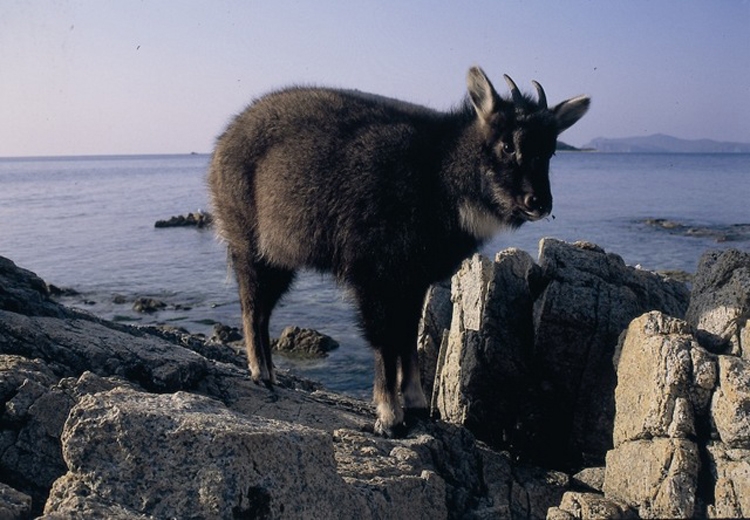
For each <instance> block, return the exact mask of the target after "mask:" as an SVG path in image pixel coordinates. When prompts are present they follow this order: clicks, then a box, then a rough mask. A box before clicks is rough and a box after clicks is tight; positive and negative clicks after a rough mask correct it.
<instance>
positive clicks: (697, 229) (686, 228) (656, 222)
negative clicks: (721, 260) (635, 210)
mask: <svg viewBox="0 0 750 520" xmlns="http://www.w3.org/2000/svg"><path fill="white" fill-rule="evenodd" d="M641 222H642V223H643V224H645V225H647V226H649V227H652V228H655V229H658V230H663V231H666V232H668V233H670V234H672V235H683V236H687V237H695V238H709V239H712V240H714V241H716V242H743V241H748V240H750V224H731V225H728V226H693V225H689V224H683V223H682V222H677V221H674V220H669V219H664V218H647V219H644V220H642V221H641Z"/></svg>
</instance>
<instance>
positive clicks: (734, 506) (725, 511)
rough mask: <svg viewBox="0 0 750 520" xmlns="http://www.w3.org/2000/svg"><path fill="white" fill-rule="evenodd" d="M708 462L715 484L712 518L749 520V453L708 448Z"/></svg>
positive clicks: (715, 445)
mask: <svg viewBox="0 0 750 520" xmlns="http://www.w3.org/2000/svg"><path fill="white" fill-rule="evenodd" d="M707 452H708V460H709V462H710V465H711V473H712V476H713V479H714V482H715V487H714V490H713V491H714V493H713V494H714V503H713V504H711V505H710V506H709V508H708V516H709V517H710V518H748V517H750V450H746V449H734V448H728V447H727V446H726V445H725V444H722V443H717V442H713V443H710V444H709V445H708V449H707Z"/></svg>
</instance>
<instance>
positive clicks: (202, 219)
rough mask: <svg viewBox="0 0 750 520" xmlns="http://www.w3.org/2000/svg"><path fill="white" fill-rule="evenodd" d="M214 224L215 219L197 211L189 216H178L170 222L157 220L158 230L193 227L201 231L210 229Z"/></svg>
mask: <svg viewBox="0 0 750 520" xmlns="http://www.w3.org/2000/svg"><path fill="white" fill-rule="evenodd" d="M212 224H213V217H212V216H211V214H210V213H206V212H205V211H196V212H194V213H188V214H187V215H176V216H174V217H171V218H169V219H168V220H157V221H156V223H155V224H154V227H156V228H170V227H186V226H192V227H197V228H199V229H201V228H205V227H209V226H211V225H212Z"/></svg>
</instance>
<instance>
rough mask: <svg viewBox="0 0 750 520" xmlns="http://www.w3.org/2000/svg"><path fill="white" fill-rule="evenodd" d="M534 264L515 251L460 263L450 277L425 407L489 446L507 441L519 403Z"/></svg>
mask: <svg viewBox="0 0 750 520" xmlns="http://www.w3.org/2000/svg"><path fill="white" fill-rule="evenodd" d="M535 268H536V266H535V264H534V262H533V260H532V259H531V257H530V256H529V255H528V254H527V253H525V252H523V251H519V250H508V251H505V252H503V253H500V254H498V255H497V258H496V259H495V261H494V262H492V261H490V260H489V259H487V258H485V257H482V256H480V255H475V256H474V257H472V258H471V259H470V260H467V261H465V262H464V263H463V264H462V266H461V269H460V270H459V271H458V273H456V275H454V277H453V279H452V288H451V291H452V292H451V295H452V300H453V316H452V319H451V328H450V332H449V333H448V335H447V336H446V337H445V340H444V341H443V343H442V345H441V352H440V357H439V360H438V367H437V375H436V378H435V387H434V391H433V407H434V409H435V411H436V412H437V413H438V414H439V415H440V417H441V418H443V419H444V420H446V421H449V422H452V423H454V424H461V425H464V426H467V427H468V428H469V429H471V430H472V432H474V433H475V434H476V435H477V436H478V437H479V438H481V439H483V440H485V441H487V442H489V443H491V444H492V445H494V446H507V445H509V444H513V437H514V435H515V431H514V430H515V428H516V426H517V424H518V421H519V416H520V414H521V412H520V411H521V409H522V407H523V405H524V404H525V392H524V389H525V387H526V383H527V379H528V367H527V364H528V361H529V359H528V358H529V355H530V353H531V337H532V322H531V316H532V298H531V294H530V289H529V285H528V281H527V279H528V277H529V276H531V273H532V272H533V271H534V270H535Z"/></svg>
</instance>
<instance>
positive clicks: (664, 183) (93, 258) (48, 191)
mask: <svg viewBox="0 0 750 520" xmlns="http://www.w3.org/2000/svg"><path fill="white" fill-rule="evenodd" d="M208 162H209V157H208V156H207V155H182V156H124V157H85V158H76V157H70V158H24V159H0V255H3V256H6V257H9V258H10V259H12V260H13V261H14V262H16V263H17V264H18V265H20V266H22V267H25V268H27V269H30V270H32V271H34V272H36V273H37V274H39V275H40V276H41V277H42V278H44V279H45V280H46V281H48V282H49V283H52V284H55V285H57V286H61V287H66V288H72V289H75V290H76V291H78V292H79V293H80V296H75V297H70V298H66V300H65V301H66V303H67V304H69V305H73V306H76V307H80V308H85V309H87V310H89V311H91V312H93V313H96V314H99V315H101V316H103V317H105V318H109V319H118V320H122V321H126V322H132V323H136V324H137V323H141V324H146V323H156V322H158V323H167V324H171V325H175V326H181V327H184V328H186V329H188V330H189V331H191V332H200V333H206V334H210V332H211V327H212V324H213V323H214V322H221V323H224V324H227V325H232V326H239V323H240V310H239V303H238V300H237V295H236V285H235V283H234V280H233V278H232V276H231V275H230V274H229V273H228V271H227V267H226V263H225V252H224V248H223V246H222V245H221V244H220V243H218V242H217V241H216V239H215V237H214V235H213V233H212V232H211V231H206V230H196V229H194V228H168V229H156V228H154V222H155V221H156V220H159V219H166V218H169V217H170V216H173V215H178V214H185V213H188V212H191V211H197V210H199V209H209V208H207V194H206V187H205V180H204V179H205V174H206V168H207V166H208ZM551 178H552V187H553V193H554V196H555V209H554V215H555V218H554V219H547V220H545V221H541V222H536V223H532V224H527V225H526V226H524V227H523V228H521V229H520V230H519V231H516V232H515V233H510V234H505V235H500V236H498V237H497V238H496V239H495V240H494V241H492V242H491V243H490V244H488V245H487V246H486V247H485V248H484V249H483V252H484V253H485V254H487V255H488V256H494V254H495V253H496V252H497V251H500V250H502V249H504V248H506V247H520V248H521V249H525V250H527V251H529V252H530V253H531V254H532V256H536V254H537V247H538V242H539V240H540V239H541V238H542V237H545V236H553V237H556V238H560V239H563V240H570V241H573V240H588V241H590V242H594V243H597V244H599V245H600V246H602V247H603V248H605V249H606V250H607V251H609V252H614V253H617V254H619V255H621V256H622V257H623V258H624V259H625V261H626V262H627V263H628V264H630V265H636V264H640V265H641V266H643V267H644V268H647V269H654V270H658V269H679V270H685V271H689V272H693V271H695V268H696V266H697V263H698V259H699V257H700V255H701V254H702V253H703V252H704V251H705V250H707V249H724V248H728V247H734V248H738V249H741V250H745V251H748V250H750V242H748V241H747V240H741V241H735V242H723V243H717V242H716V240H715V239H714V238H711V237H690V236H681V235H673V234H670V233H668V232H665V231H663V230H658V229H654V228H651V227H649V226H647V225H645V224H643V220H644V219H646V218H664V219H670V220H674V221H678V222H681V223H684V224H687V225H691V226H706V227H711V228H714V227H721V226H729V225H732V224H746V223H750V212H749V211H748V200H750V155H637V154H623V155H619V154H597V153H560V154H558V156H556V157H555V158H554V159H553V164H552V174H551ZM118 295H119V296H121V297H124V298H122V299H124V300H125V301H126V302H127V303H115V301H121V300H122V299H121V298H116V296H118ZM141 296H148V297H154V298H157V299H160V300H162V301H165V302H166V303H168V304H169V308H168V309H166V310H164V311H160V312H158V313H156V314H154V315H141V314H137V313H135V312H134V311H132V308H131V307H132V301H133V300H135V298H137V297H141ZM286 325H298V326H302V327H311V328H315V329H318V330H320V331H322V332H324V333H326V334H329V335H331V336H333V337H334V338H335V339H336V340H338V341H339V342H340V343H341V345H342V347H341V348H339V349H338V350H336V351H334V352H333V353H332V354H331V355H330V356H329V357H328V358H326V359H324V360H316V361H304V362H302V361H290V360H285V359H283V358H281V357H280V356H276V357H275V362H276V363H277V365H280V366H281V367H282V368H290V369H292V370H293V371H295V372H296V373H298V374H300V375H303V376H306V377H310V378H312V379H316V380H319V381H322V382H323V383H324V384H325V385H326V386H327V387H328V388H330V389H332V390H336V391H343V392H347V393H350V394H352V395H357V396H365V395H369V393H370V389H371V380H372V366H371V365H372V359H371V353H370V352H369V350H368V348H367V346H366V344H365V343H364V341H363V340H362V339H361V338H360V335H359V331H358V329H357V327H356V324H355V314H354V312H353V310H352V308H351V306H350V304H349V302H348V300H347V298H346V295H345V292H343V291H341V290H339V289H338V288H337V287H336V286H335V285H334V284H333V282H331V280H330V279H329V278H327V277H324V276H322V275H319V274H316V273H305V274H303V275H302V276H300V277H299V278H298V281H297V283H296V285H295V289H294V290H293V291H292V292H290V293H289V296H288V297H287V298H286V299H285V300H284V301H283V302H282V304H281V306H280V307H279V308H277V310H276V312H275V314H274V316H273V319H272V334H278V333H279V332H280V331H281V329H282V328H283V327H284V326H286Z"/></svg>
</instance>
